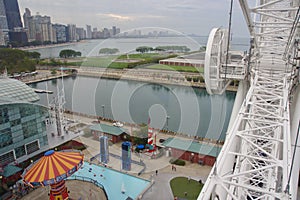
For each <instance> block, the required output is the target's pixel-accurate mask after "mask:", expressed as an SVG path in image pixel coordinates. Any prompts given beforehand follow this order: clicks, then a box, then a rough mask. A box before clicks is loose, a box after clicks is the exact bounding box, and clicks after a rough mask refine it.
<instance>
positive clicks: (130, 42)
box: [32, 36, 249, 58]
mask: <svg viewBox="0 0 300 200" xmlns="http://www.w3.org/2000/svg"><path fill="white" fill-rule="evenodd" d="M207 38H208V37H206V36H199V37H187V36H186V37H185V36H181V37H153V38H111V39H106V40H104V39H102V40H101V39H99V40H86V41H82V42H79V43H75V44H70V45H66V46H55V47H48V48H41V49H36V50H32V51H37V52H39V53H41V57H42V58H49V57H51V58H53V57H54V58H55V57H59V52H60V51H61V50H63V49H73V50H75V51H80V52H81V53H82V56H84V57H90V56H97V55H98V52H99V50H100V49H101V48H117V49H119V51H120V52H119V53H120V54H122V53H133V52H135V49H136V48H137V47H140V46H150V47H157V46H175V45H178V46H187V47H188V48H190V49H191V51H195V50H199V49H200V47H201V46H206V43H207ZM231 49H234V50H241V51H246V50H248V49H249V39H248V38H233V39H232V42H231Z"/></svg>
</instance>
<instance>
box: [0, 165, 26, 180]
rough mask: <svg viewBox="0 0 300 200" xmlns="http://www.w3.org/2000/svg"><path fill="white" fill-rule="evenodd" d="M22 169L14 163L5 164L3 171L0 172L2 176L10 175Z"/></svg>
mask: <svg viewBox="0 0 300 200" xmlns="http://www.w3.org/2000/svg"><path fill="white" fill-rule="evenodd" d="M22 170H23V169H22V168H20V167H17V166H14V165H7V166H5V167H4V169H3V171H2V172H0V174H1V175H2V176H4V177H6V178H7V177H10V176H12V175H14V174H16V173H18V172H20V171H22Z"/></svg>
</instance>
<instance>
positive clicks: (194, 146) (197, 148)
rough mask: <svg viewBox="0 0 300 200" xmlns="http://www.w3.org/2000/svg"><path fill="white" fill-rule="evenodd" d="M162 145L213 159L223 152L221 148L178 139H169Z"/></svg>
mask: <svg viewBox="0 0 300 200" xmlns="http://www.w3.org/2000/svg"><path fill="white" fill-rule="evenodd" d="M162 145H164V146H165V147H170V148H174V149H180V150H183V151H189V152H193V153H199V154H201V155H208V156H212V157H217V155H218V154H219V153H220V151H221V147H216V146H213V145H209V144H203V143H199V142H196V141H192V140H184V139H178V138H168V139H167V140H166V141H164V142H163V144H162Z"/></svg>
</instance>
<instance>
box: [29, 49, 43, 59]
mask: <svg viewBox="0 0 300 200" xmlns="http://www.w3.org/2000/svg"><path fill="white" fill-rule="evenodd" d="M26 55H27V57H28V58H32V59H37V60H38V59H40V58H41V54H40V53H39V52H36V51H34V52H29V51H27V52H26Z"/></svg>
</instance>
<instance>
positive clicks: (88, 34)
mask: <svg viewBox="0 0 300 200" xmlns="http://www.w3.org/2000/svg"><path fill="white" fill-rule="evenodd" d="M86 38H87V39H91V38H92V26H90V25H86Z"/></svg>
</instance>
